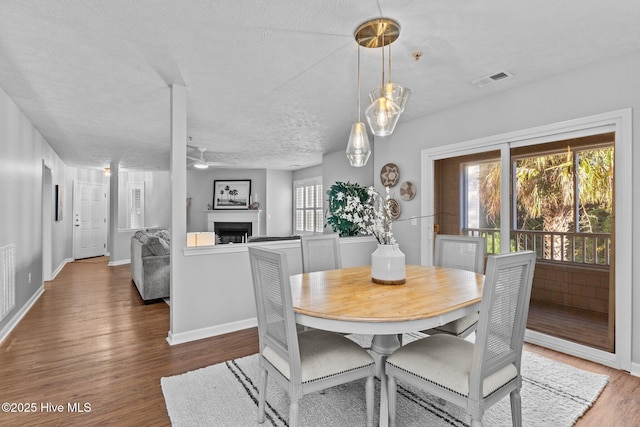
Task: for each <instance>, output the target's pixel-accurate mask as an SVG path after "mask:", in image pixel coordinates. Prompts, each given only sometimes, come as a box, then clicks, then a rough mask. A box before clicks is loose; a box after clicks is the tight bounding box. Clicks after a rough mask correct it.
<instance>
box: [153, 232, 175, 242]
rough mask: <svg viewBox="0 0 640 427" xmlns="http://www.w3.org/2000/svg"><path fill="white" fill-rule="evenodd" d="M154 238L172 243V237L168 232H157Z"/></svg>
mask: <svg viewBox="0 0 640 427" xmlns="http://www.w3.org/2000/svg"><path fill="white" fill-rule="evenodd" d="M154 236H156V237H157V238H158V239H161V240H164V241H165V242H167V243H169V242H171V235H170V234H169V232H168V231H167V230H159V231H156V232H155V233H154Z"/></svg>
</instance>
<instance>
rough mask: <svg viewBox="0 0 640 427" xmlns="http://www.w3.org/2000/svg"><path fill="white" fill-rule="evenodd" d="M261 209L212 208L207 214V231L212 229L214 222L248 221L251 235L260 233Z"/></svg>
mask: <svg viewBox="0 0 640 427" xmlns="http://www.w3.org/2000/svg"><path fill="white" fill-rule="evenodd" d="M260 212H262V211H261V210H251V209H247V210H231V209H230V210H212V211H205V213H206V214H207V231H214V229H215V223H216V222H250V223H251V235H252V236H259V235H260Z"/></svg>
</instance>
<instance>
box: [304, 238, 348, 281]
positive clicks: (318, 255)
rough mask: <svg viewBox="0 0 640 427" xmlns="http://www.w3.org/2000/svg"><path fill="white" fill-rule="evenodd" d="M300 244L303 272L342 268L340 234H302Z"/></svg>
mask: <svg viewBox="0 0 640 427" xmlns="http://www.w3.org/2000/svg"><path fill="white" fill-rule="evenodd" d="M300 246H301V248H302V272H303V273H310V272H312V271H323V270H336V269H338V268H342V259H341V258H340V241H339V240H338V234H318V235H302V236H300Z"/></svg>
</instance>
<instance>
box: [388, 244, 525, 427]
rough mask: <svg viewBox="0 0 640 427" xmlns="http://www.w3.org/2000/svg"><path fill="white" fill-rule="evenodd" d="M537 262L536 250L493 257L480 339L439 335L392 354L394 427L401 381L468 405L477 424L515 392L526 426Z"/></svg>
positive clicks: (514, 408)
mask: <svg viewBox="0 0 640 427" xmlns="http://www.w3.org/2000/svg"><path fill="white" fill-rule="evenodd" d="M535 261H536V258H535V253H534V252H530V251H527V252H514V253H510V254H502V255H491V256H489V259H488V263H487V274H486V277H485V282H484V289H483V292H482V302H481V303H480V320H479V321H478V329H477V332H476V341H475V343H472V342H469V341H467V340H465V339H463V338H460V337H455V336H452V335H446V334H440V335H433V336H428V337H425V338H422V339H420V340H417V341H414V342H412V343H409V344H407V345H405V346H403V347H400V348H399V349H398V350H396V351H395V352H394V353H393V354H392V355H391V356H389V358H388V359H387V361H386V364H385V372H386V374H387V377H388V390H389V421H390V425H391V426H393V425H395V413H396V383H397V381H398V380H400V381H404V382H407V383H409V384H411V385H413V386H416V387H418V388H421V389H423V390H425V391H427V392H428V393H431V394H433V395H435V396H437V397H439V398H441V399H444V400H447V401H449V402H451V403H453V404H455V405H458V406H460V407H461V408H463V409H465V410H466V411H467V413H468V414H470V415H471V425H472V426H474V427H481V426H482V416H483V414H484V411H485V409H486V408H488V407H489V406H491V405H493V404H494V403H496V402H497V401H499V400H500V399H502V398H503V397H504V396H506V395H507V394H510V397H511V416H512V422H513V425H514V426H521V425H522V414H521V403H520V388H521V386H522V377H521V374H520V362H521V359H522V346H523V343H524V331H525V326H526V323H527V315H528V312H529V298H530V296H531V282H532V280H533V270H534V267H535Z"/></svg>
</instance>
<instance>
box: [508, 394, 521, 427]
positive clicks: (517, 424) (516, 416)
mask: <svg viewBox="0 0 640 427" xmlns="http://www.w3.org/2000/svg"><path fill="white" fill-rule="evenodd" d="M509 397H510V399H511V422H512V423H513V427H522V403H521V401H522V399H521V398H520V390H513V391H512V392H511V394H510V396H509Z"/></svg>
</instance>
